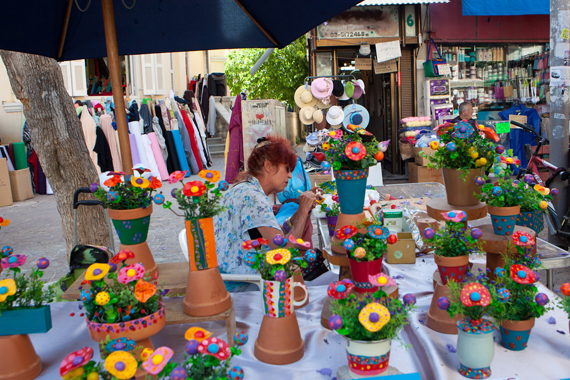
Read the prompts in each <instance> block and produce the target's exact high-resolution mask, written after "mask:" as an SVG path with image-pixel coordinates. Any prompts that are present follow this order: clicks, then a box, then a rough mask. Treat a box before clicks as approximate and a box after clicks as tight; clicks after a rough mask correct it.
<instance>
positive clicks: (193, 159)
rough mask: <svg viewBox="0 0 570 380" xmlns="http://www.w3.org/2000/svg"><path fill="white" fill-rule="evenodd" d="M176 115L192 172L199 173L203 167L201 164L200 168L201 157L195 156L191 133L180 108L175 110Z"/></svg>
mask: <svg viewBox="0 0 570 380" xmlns="http://www.w3.org/2000/svg"><path fill="white" fill-rule="evenodd" d="M174 117H175V118H176V122H177V125H178V130H179V131H180V139H181V140H182V146H183V147H184V153H185V155H186V160H187V161H188V164H189V166H190V172H191V173H192V174H198V173H199V172H200V170H201V169H200V168H201V167H202V165H200V168H198V161H200V157H197V156H195V154H194V152H193V151H192V141H191V140H190V134H189V133H188V129H187V128H186V124H185V123H184V119H182V115H181V114H180V111H179V110H178V109H176V110H175V111H174Z"/></svg>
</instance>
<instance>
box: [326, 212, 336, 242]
mask: <svg viewBox="0 0 570 380" xmlns="http://www.w3.org/2000/svg"><path fill="white" fill-rule="evenodd" d="M337 220H338V215H337V216H327V226H328V228H329V236H330V237H333V236H334V230H335V229H336V222H337Z"/></svg>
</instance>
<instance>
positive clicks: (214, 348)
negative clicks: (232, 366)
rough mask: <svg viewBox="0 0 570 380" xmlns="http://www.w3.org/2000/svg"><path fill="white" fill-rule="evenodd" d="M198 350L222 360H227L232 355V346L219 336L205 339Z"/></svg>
mask: <svg viewBox="0 0 570 380" xmlns="http://www.w3.org/2000/svg"><path fill="white" fill-rule="evenodd" d="M198 352H199V353H201V354H208V355H211V356H213V357H215V358H217V359H220V360H227V359H229V358H230V357H231V350H230V346H228V344H227V343H226V342H224V341H223V340H221V339H219V338H210V339H204V340H203V341H201V342H200V345H199V346H198Z"/></svg>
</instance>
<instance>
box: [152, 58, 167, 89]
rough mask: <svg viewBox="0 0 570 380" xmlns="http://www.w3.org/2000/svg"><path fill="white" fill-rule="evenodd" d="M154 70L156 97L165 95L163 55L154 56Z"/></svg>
mask: <svg viewBox="0 0 570 380" xmlns="http://www.w3.org/2000/svg"><path fill="white" fill-rule="evenodd" d="M154 68H155V73H156V75H155V77H156V92H155V94H156V95H166V84H165V76H164V74H165V72H164V71H165V70H164V55H163V54H155V55H154Z"/></svg>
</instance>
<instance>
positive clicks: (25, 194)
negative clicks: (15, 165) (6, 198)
mask: <svg viewBox="0 0 570 380" xmlns="http://www.w3.org/2000/svg"><path fill="white" fill-rule="evenodd" d="M10 186H11V187H12V199H13V200H14V202H19V201H25V200H26V199H30V198H33V197H34V191H33V190H32V178H31V177H30V168H26V169H20V170H14V171H13V172H10Z"/></svg>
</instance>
